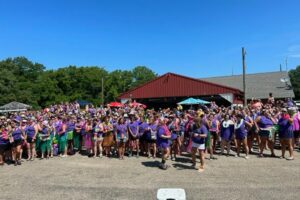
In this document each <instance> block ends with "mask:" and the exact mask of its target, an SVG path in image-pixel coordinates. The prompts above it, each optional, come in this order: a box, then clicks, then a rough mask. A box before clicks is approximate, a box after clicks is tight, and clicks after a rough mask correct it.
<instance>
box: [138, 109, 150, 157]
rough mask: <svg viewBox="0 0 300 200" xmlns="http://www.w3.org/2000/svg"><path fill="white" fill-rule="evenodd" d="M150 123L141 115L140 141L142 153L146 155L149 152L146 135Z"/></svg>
mask: <svg viewBox="0 0 300 200" xmlns="http://www.w3.org/2000/svg"><path fill="white" fill-rule="evenodd" d="M148 126H149V125H148V123H147V122H146V121H145V118H144V116H142V115H141V116H140V121H139V138H140V139H139V143H140V151H141V154H142V155H144V154H145V153H146V152H147V142H146V135H145V131H146V129H147V128H148Z"/></svg>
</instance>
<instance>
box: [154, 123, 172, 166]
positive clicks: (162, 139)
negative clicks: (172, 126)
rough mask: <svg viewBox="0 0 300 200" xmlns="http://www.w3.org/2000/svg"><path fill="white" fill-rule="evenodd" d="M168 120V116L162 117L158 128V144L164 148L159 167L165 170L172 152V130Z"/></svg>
mask: <svg viewBox="0 0 300 200" xmlns="http://www.w3.org/2000/svg"><path fill="white" fill-rule="evenodd" d="M167 121H168V119H166V118H160V119H159V124H158V129H157V146H158V147H159V148H160V149H161V150H162V154H163V155H162V161H161V164H160V166H159V167H160V168H161V169H163V170H166V169H167V168H168V165H166V160H167V157H168V156H169V154H170V148H169V139H170V138H171V132H170V130H169V129H168V127H167V125H166V123H167Z"/></svg>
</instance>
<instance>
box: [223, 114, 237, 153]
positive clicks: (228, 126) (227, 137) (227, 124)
mask: <svg viewBox="0 0 300 200" xmlns="http://www.w3.org/2000/svg"><path fill="white" fill-rule="evenodd" d="M233 133H234V123H233V121H232V120H230V116H229V115H228V114H226V115H225V119H224V120H223V121H222V122H221V154H224V148H225V146H226V147H227V156H229V154H230V147H231V144H230V143H231V141H232V138H233Z"/></svg>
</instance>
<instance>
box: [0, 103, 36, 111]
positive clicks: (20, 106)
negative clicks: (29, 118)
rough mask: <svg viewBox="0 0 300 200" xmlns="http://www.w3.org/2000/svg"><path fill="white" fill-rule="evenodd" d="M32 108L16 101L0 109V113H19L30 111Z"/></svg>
mask: <svg viewBox="0 0 300 200" xmlns="http://www.w3.org/2000/svg"><path fill="white" fill-rule="evenodd" d="M30 108H31V106H29V105H26V104H24V103H19V102H16V101H13V102H10V103H8V104H5V105H3V106H1V107H0V112H19V111H26V110H27V109H30Z"/></svg>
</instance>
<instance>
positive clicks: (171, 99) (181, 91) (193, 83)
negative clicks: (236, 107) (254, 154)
mask: <svg viewBox="0 0 300 200" xmlns="http://www.w3.org/2000/svg"><path fill="white" fill-rule="evenodd" d="M188 97H194V98H201V99H203V100H207V101H216V102H217V103H218V104H219V105H230V104H232V103H234V104H242V103H243V92H242V91H240V90H239V89H236V88H232V87H228V86H224V85H221V84H216V83H211V82H208V81H204V80H199V79H194V78H190V77H186V76H182V75H178V74H174V73H167V74H164V75H162V76H159V77H157V78H156V79H154V80H152V81H149V82H147V83H145V84H143V85H140V86H138V87H136V88H133V89H131V90H129V91H127V92H124V93H123V94H121V95H120V96H119V99H121V101H125V100H128V99H134V100H136V101H137V102H141V103H144V104H146V105H149V106H150V107H151V106H153V107H167V106H174V105H176V103H178V102H180V101H182V100H184V99H186V98H188Z"/></svg>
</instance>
